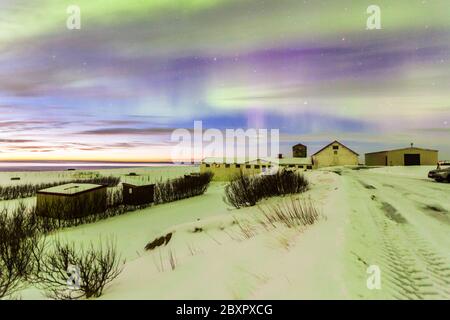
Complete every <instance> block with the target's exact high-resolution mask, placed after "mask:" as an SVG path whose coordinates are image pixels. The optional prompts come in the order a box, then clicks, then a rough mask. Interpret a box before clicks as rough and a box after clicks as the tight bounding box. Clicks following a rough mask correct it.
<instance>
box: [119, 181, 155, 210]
mask: <svg viewBox="0 0 450 320" xmlns="http://www.w3.org/2000/svg"><path fill="white" fill-rule="evenodd" d="M122 186H123V189H122V190H123V191H122V197H123V203H124V204H127V205H133V206H139V205H144V204H149V203H153V202H154V201H155V185H154V184H146V185H136V184H130V183H122Z"/></svg>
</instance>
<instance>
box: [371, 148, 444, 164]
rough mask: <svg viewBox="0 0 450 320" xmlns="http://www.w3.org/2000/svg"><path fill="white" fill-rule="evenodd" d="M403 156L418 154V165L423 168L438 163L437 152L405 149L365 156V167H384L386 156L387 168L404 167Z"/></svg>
mask: <svg viewBox="0 0 450 320" xmlns="http://www.w3.org/2000/svg"><path fill="white" fill-rule="evenodd" d="M405 154H420V164H421V165H423V166H428V165H429V166H434V165H436V164H437V162H438V154H439V152H438V151H433V150H425V149H419V148H407V149H399V150H391V151H386V152H377V153H372V154H366V165H368V166H384V165H385V163H386V160H385V157H386V156H387V165H388V166H404V165H405V162H404V155H405Z"/></svg>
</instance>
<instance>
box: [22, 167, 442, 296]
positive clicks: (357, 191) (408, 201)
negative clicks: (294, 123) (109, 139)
mask: <svg viewBox="0 0 450 320" xmlns="http://www.w3.org/2000/svg"><path fill="white" fill-rule="evenodd" d="M337 169H339V172H340V174H336V173H334V172H332V171H336V170H337ZM429 169H430V168H428V167H389V168H375V169H365V170H351V168H333V169H332V170H326V169H324V170H317V171H311V172H307V173H305V175H306V176H307V178H308V179H309V180H310V182H311V189H310V190H309V191H308V192H306V193H305V194H303V195H298V196H296V197H297V198H298V197H305V198H309V199H311V200H312V201H314V203H316V206H317V207H318V208H319V210H320V212H321V214H322V218H321V219H320V220H319V221H318V222H317V223H316V224H314V225H312V226H308V227H304V228H301V229H289V228H287V227H282V226H279V227H278V228H276V229H273V230H270V231H267V230H264V229H261V228H258V223H257V222H256V221H257V220H258V218H259V217H261V211H260V209H259V208H258V207H251V208H244V209H240V210H236V209H232V208H230V207H229V206H227V205H226V204H225V203H224V201H223V200H222V198H223V196H224V190H223V188H224V184H223V183H218V182H215V183H212V184H211V186H210V188H209V189H208V191H207V193H206V194H204V195H202V196H199V197H195V198H191V199H186V200H181V201H177V202H173V203H168V204H163V205H158V206H153V207H149V208H146V209H144V210H140V211H136V212H132V213H128V214H125V215H122V216H117V217H114V218H110V219H108V220H104V221H100V222H97V223H94V224H89V225H84V226H79V227H76V228H71V229H66V230H63V231H60V232H58V233H57V236H60V237H62V238H64V239H66V240H68V241H75V242H76V243H78V244H80V245H81V244H87V243H89V242H94V243H95V242H98V241H99V239H100V238H102V239H106V238H111V237H113V238H114V239H115V240H116V242H117V248H118V251H119V252H120V254H121V255H122V257H123V258H126V261H127V262H126V264H125V266H124V270H123V272H122V274H121V275H120V276H119V277H118V278H117V279H116V280H115V281H114V282H113V283H112V284H111V285H110V286H108V287H107V288H106V290H105V291H104V295H103V296H102V297H101V298H100V299H420V298H425V299H439V298H441V299H442V298H446V299H449V298H450V289H449V288H450V268H449V266H450V250H448V248H449V247H450V198H449V197H448V194H449V191H450V184H448V183H442V184H439V183H435V182H434V181H431V180H429V179H427V178H426V173H427V172H428V170H429ZM121 170H123V169H121ZM173 170H175V169H173ZM185 170H186V168H183V169H179V170H178V171H177V170H175V171H174V172H173V173H171V177H173V176H176V175H177V174H178V175H181V174H184V172H185ZM125 171H126V173H128V172H129V171H131V170H129V169H127V170H125ZM135 171H139V169H136V170H133V172H135ZM188 171H189V172H191V171H194V170H193V169H192V168H189V170H188ZM163 172H164V169H161V172H160V173H159V176H161V175H163ZM121 174H125V173H124V172H122V173H121ZM152 177H154V178H155V177H158V174H156V173H155V174H153V175H152ZM285 200H286V198H272V199H268V200H265V201H262V202H261V204H260V206H261V207H262V208H266V209H267V206H268V205H269V204H273V203H278V202H282V201H285ZM234 221H239V222H240V223H242V224H244V225H247V226H250V227H251V228H253V229H255V231H254V232H253V233H254V234H252V235H251V236H245V235H244V234H243V232H242V231H241V230H240V228H239V227H238V226H237V224H236V223H235V222H234ZM168 233H172V234H173V236H172V238H171V240H170V242H169V243H168V245H167V246H163V247H159V248H156V249H154V250H152V251H145V250H144V247H145V245H146V244H147V243H148V242H150V241H153V240H154V239H156V238H158V237H160V236H164V235H166V234H168ZM170 256H172V257H174V259H172V261H176V262H175V263H173V265H171V264H170ZM369 265H376V266H378V267H379V268H380V271H381V289H380V290H377V289H374V290H370V289H368V288H367V285H366V282H367V278H368V276H369V274H367V272H366V270H367V268H368V266H369ZM21 295H22V298H24V299H38V298H43V295H42V293H41V292H39V291H37V290H35V289H33V288H30V289H27V290H25V291H24V292H22V293H21Z"/></svg>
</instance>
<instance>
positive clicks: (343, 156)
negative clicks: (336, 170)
mask: <svg viewBox="0 0 450 320" xmlns="http://www.w3.org/2000/svg"><path fill="white" fill-rule="evenodd" d="M333 146H338V149H337V150H334V149H333ZM335 151H337V153H336V154H335ZM312 158H313V162H314V168H322V167H332V166H346V165H358V155H356V154H355V153H353V152H351V151H350V150H348V149H347V148H345V147H343V146H342V145H340V144H339V143H333V144H331V145H329V146H328V147H326V148H325V149H323V150H322V151H321V152H319V153H317V154H315V155H314V156H313V157H312Z"/></svg>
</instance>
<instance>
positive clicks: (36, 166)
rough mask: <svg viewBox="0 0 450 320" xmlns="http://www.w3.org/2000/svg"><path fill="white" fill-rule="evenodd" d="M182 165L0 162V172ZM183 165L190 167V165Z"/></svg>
mask: <svg viewBox="0 0 450 320" xmlns="http://www.w3.org/2000/svg"><path fill="white" fill-rule="evenodd" d="M180 165H183V164H174V163H172V162H106V161H105V162H104V161H67V162H65V161H0V172H39V171H68V170H70V169H74V170H101V169H122V168H138V167H165V166H168V167H171V166H180ZM184 165H192V164H190V163H188V164H184Z"/></svg>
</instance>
